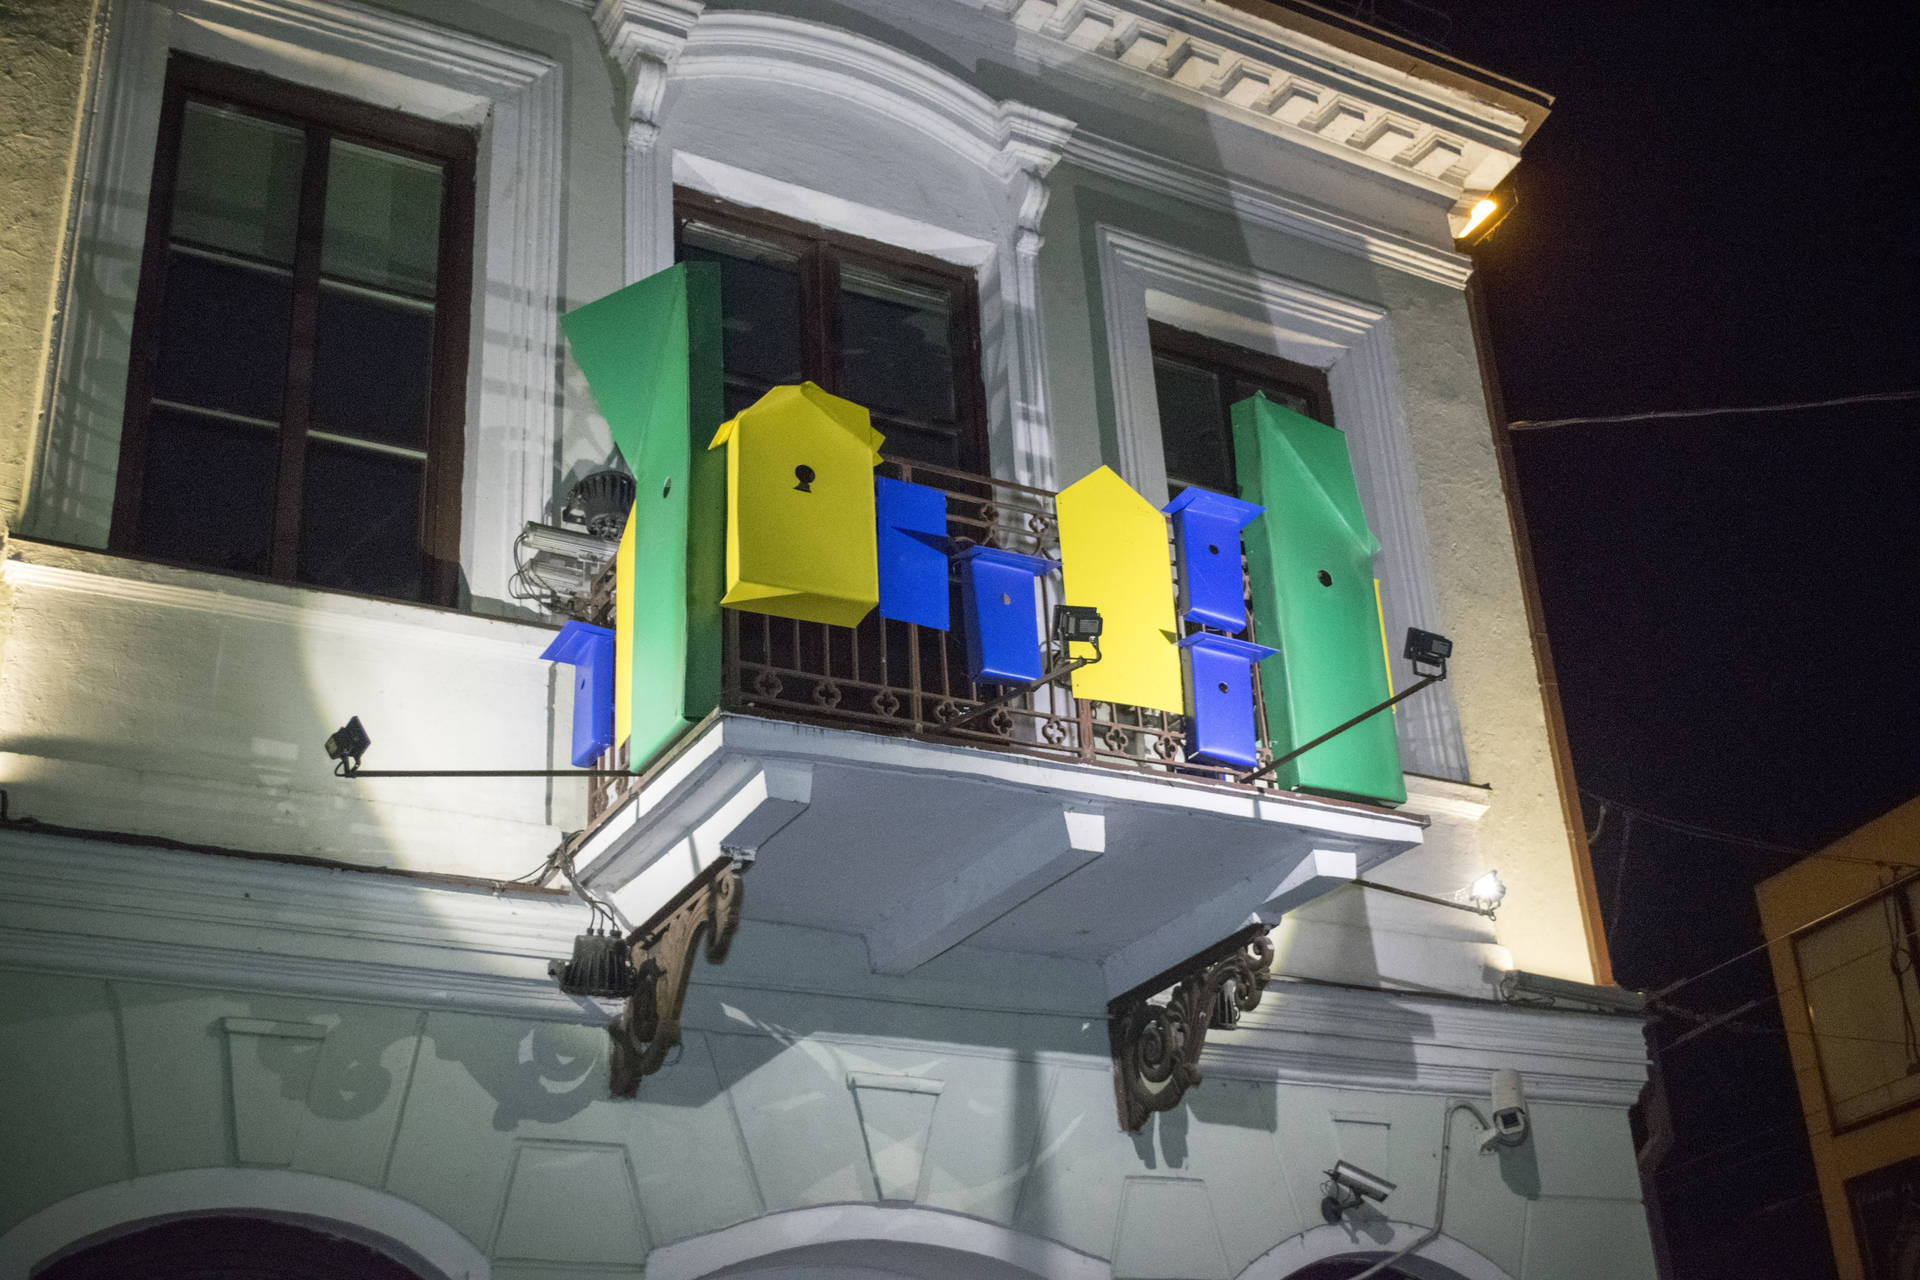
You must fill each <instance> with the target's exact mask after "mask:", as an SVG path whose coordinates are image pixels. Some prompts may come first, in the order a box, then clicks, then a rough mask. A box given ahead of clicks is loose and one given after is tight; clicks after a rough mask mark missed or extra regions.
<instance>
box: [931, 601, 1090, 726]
mask: <svg viewBox="0 0 1920 1280" xmlns="http://www.w3.org/2000/svg"><path fill="white" fill-rule="evenodd" d="M1105 627H1106V623H1105V622H1104V620H1102V618H1101V617H1100V611H1099V610H1098V609H1096V608H1094V607H1093V606H1092V605H1086V604H1057V605H1055V606H1053V636H1054V639H1056V640H1058V641H1060V651H1061V652H1062V653H1065V652H1066V651H1067V645H1069V644H1090V645H1092V646H1093V656H1092V657H1091V658H1068V659H1067V660H1066V661H1065V662H1063V663H1061V664H1060V665H1059V666H1057V667H1055V668H1054V669H1053V670H1051V671H1049V672H1047V673H1046V674H1045V675H1043V676H1041V677H1040V678H1039V679H1038V680H1029V681H1028V682H1027V683H1025V684H1023V685H1021V686H1020V687H1019V688H1017V689H1012V690H1009V691H1008V692H1006V693H1003V694H1001V695H1000V696H999V697H997V698H995V699H994V700H993V701H991V702H983V703H981V704H980V705H979V706H977V707H975V708H974V709H973V710H971V711H969V712H967V714H965V715H963V716H961V717H960V718H959V719H957V720H949V721H948V722H947V723H946V725H945V726H944V727H945V728H948V729H958V728H960V727H962V726H963V725H967V724H971V723H972V722H973V721H975V720H978V719H979V718H980V717H981V716H984V715H986V714H988V713H989V712H993V711H998V710H999V709H1000V708H1001V707H1004V706H1006V705H1007V704H1008V703H1009V702H1012V701H1013V700H1014V699H1016V698H1021V697H1024V696H1026V695H1027V694H1029V693H1032V692H1033V691H1034V690H1035V689H1038V688H1039V687H1040V686H1041V685H1043V684H1052V683H1053V682H1054V681H1055V680H1058V679H1059V678H1060V677H1062V676H1066V675H1072V674H1073V673H1074V672H1076V671H1078V670H1079V669H1080V668H1082V667H1090V666H1092V665H1093V664H1094V663H1096V662H1098V661H1100V633H1101V631H1102V630H1104V629H1105Z"/></svg>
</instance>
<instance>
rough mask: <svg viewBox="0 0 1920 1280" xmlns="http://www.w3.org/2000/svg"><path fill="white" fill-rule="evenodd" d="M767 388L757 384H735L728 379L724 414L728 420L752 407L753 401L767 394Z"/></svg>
mask: <svg viewBox="0 0 1920 1280" xmlns="http://www.w3.org/2000/svg"><path fill="white" fill-rule="evenodd" d="M769 389H770V388H768V387H767V386H765V385H764V384H762V383H758V382H736V381H734V380H733V379H731V378H729V379H728V380H727V384H726V391H725V396H726V413H727V416H728V417H729V418H731V417H733V416H734V415H735V414H738V413H739V412H740V411H741V410H742V409H748V408H751V407H752V406H753V403H754V401H756V400H758V399H759V398H760V397H761V396H763V395H765V394H767V392H768V390H769Z"/></svg>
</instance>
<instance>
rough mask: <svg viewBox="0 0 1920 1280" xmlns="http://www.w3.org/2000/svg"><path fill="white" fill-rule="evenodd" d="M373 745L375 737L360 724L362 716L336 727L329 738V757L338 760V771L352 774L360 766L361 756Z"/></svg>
mask: <svg viewBox="0 0 1920 1280" xmlns="http://www.w3.org/2000/svg"><path fill="white" fill-rule="evenodd" d="M372 745H373V739H372V738H369V737H368V736H367V731H366V729H365V728H363V727H362V726H361V724H360V717H359V716H355V717H353V719H351V720H349V721H347V722H346V723H345V724H343V725H341V726H340V727H339V728H338V729H335V730H334V731H333V733H332V734H331V735H329V736H328V738H327V759H329V760H333V761H336V762H337V763H338V764H339V766H340V767H339V768H338V769H337V770H335V772H337V773H343V774H351V773H352V772H353V771H354V770H356V769H358V768H359V767H360V757H361V756H363V755H365V754H367V748H368V747H370V746H372Z"/></svg>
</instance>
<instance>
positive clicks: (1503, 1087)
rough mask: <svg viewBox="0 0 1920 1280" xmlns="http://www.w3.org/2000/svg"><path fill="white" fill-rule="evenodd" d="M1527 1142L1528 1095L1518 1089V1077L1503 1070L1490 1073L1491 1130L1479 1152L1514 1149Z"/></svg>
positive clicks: (1505, 1068)
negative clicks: (1491, 1095) (1491, 1092)
mask: <svg viewBox="0 0 1920 1280" xmlns="http://www.w3.org/2000/svg"><path fill="white" fill-rule="evenodd" d="M1526 1140H1527V1095H1526V1094H1525V1093H1524V1092H1523V1091H1522V1090H1521V1087H1520V1073H1519V1072H1518V1071H1515V1070H1513V1069H1512V1068H1511V1067H1502V1068H1500V1069H1499V1070H1498V1071H1495V1072H1494V1073H1493V1127H1492V1128H1491V1129H1489V1130H1488V1131H1487V1136H1486V1137H1485V1138H1484V1139H1482V1140H1481V1142H1480V1150H1482V1151H1491V1150H1493V1149H1494V1148H1495V1147H1517V1146H1519V1145H1520V1144H1521V1143H1523V1142H1525V1141H1526Z"/></svg>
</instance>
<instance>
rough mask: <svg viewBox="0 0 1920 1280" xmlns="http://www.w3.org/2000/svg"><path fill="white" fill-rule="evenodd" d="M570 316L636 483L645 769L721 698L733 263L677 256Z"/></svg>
mask: <svg viewBox="0 0 1920 1280" xmlns="http://www.w3.org/2000/svg"><path fill="white" fill-rule="evenodd" d="M560 325H561V328H562V330H563V331H564V332H565V333H566V336H567V343H568V346H569V348H570V350H571V351H572V353H573V358H574V361H575V362H576V363H577V364H578V365H579V366H580V371H581V372H582V373H583V374H584V375H585V376H586V379H587V385H588V387H590V388H591V389H592V391H593V396H594V399H595V401H596V402H597V403H598V404H599V406H600V412H601V414H602V415H603V416H604V417H605V418H606V420H607V425H608V427H609V428H610V429H611V430H612V432H613V441H614V444H615V445H616V446H617V447H618V448H619V450H620V456H621V457H622V458H623V459H624V460H625V462H626V464H627V469H628V470H629V471H630V472H632V473H633V478H634V483H635V489H636V497H635V500H634V509H633V513H632V515H631V516H630V517H629V519H630V521H631V522H632V524H633V526H634V543H635V563H634V590H633V593H632V595H633V599H632V600H631V601H622V607H621V610H620V614H621V623H622V625H624V626H629V627H631V629H632V641H631V646H630V652H631V655H632V657H631V663H630V667H629V673H628V674H629V677H630V680H631V686H630V687H631V695H630V700H629V704H628V705H629V709H630V714H631V726H632V728H631V742H632V750H631V752H630V757H631V760H632V763H633V767H634V768H635V769H639V768H641V767H642V766H643V765H644V764H645V763H646V761H647V760H648V759H649V758H650V757H652V756H653V755H655V754H657V753H658V752H659V750H660V749H661V748H662V747H665V746H666V745H667V744H668V743H670V742H672V741H673V739H674V738H676V737H677V736H678V735H679V734H680V732H681V731H682V730H683V729H684V728H685V727H686V725H687V724H688V723H689V722H691V721H695V720H698V719H700V718H701V717H702V716H704V715H706V714H707V713H708V712H709V711H712V710H713V709H714V708H715V707H717V706H719V704H720V662H721V655H720V593H721V590H722V586H723V578H724V576H725V557H726V514H727V513H726V461H725V459H724V458H722V457H720V456H719V455H717V454H716V455H710V454H708V452H707V449H706V443H707V441H708V439H710V438H711V437H712V435H713V433H714V431H715V430H717V429H718V427H719V425H720V422H721V419H722V416H723V404H722V398H721V377H720V277H719V269H718V268H717V267H715V266H714V265H713V264H711V263H681V264H678V265H676V266H672V267H669V268H667V269H666V270H665V271H661V272H658V273H656V274H654V275H651V276H648V277H647V278H646V279H644V280H639V281H636V282H635V283H633V284H630V285H628V286H627V287H626V288H624V289H620V290H617V291H616V292H614V293H610V294H608V295H607V296H606V297H604V298H601V299H598V300H597V301H594V302H590V303H588V304H586V305H585V306H583V307H579V308H577V309H575V310H573V311H570V312H568V313H567V314H566V315H565V316H563V317H562V318H561V321H560ZM622 648H623V649H628V646H627V645H623V646H622Z"/></svg>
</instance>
